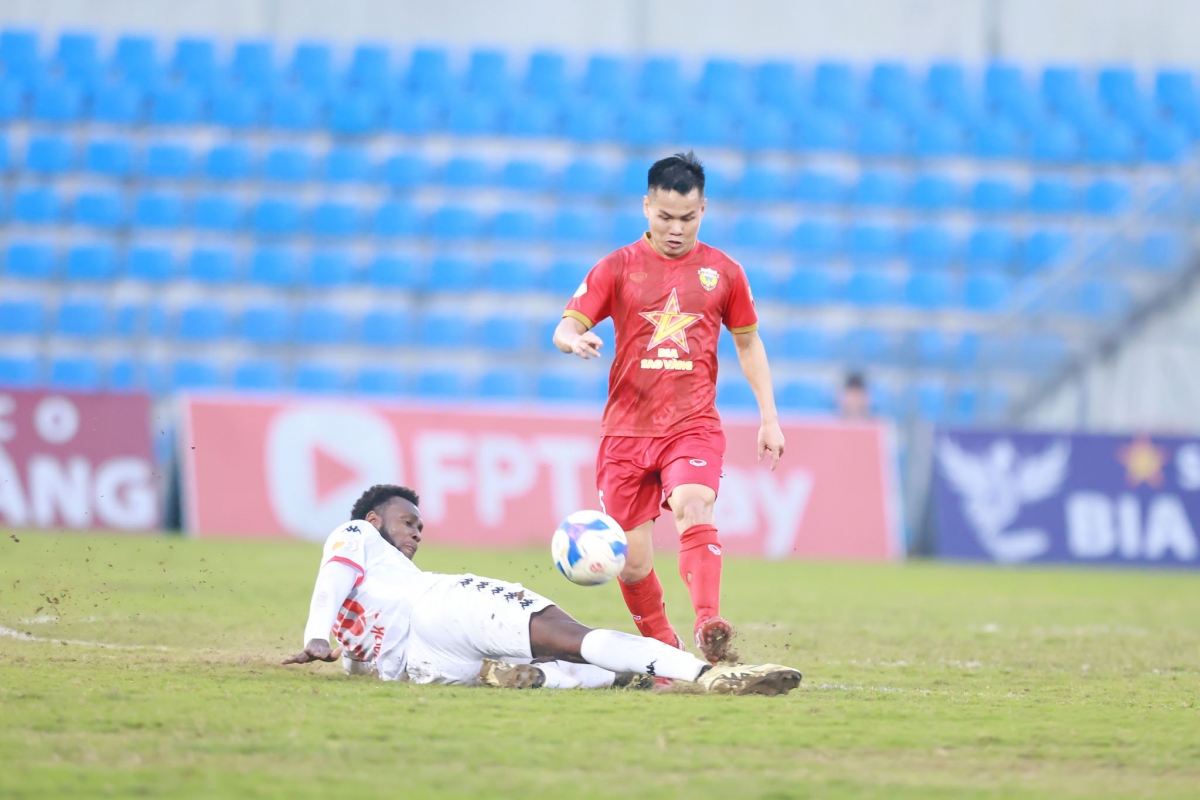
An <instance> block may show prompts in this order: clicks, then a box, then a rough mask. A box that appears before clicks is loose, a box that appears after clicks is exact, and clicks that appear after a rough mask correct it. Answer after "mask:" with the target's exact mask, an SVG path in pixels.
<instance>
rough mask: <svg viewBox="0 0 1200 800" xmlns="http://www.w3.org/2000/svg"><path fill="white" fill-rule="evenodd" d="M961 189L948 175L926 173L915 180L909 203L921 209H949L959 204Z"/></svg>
mask: <svg viewBox="0 0 1200 800" xmlns="http://www.w3.org/2000/svg"><path fill="white" fill-rule="evenodd" d="M958 195H959V190H958V184H957V183H955V181H954V179H953V178H951V177H949V176H946V175H935V174H926V175H921V176H919V177H918V178H917V179H916V181H914V182H913V185H912V188H911V189H910V190H909V193H908V204H909V205H910V206H912V207H913V208H915V209H917V210H919V211H948V210H950V209H952V208H954V207H956V206H957V205H958V199H959V197H958Z"/></svg>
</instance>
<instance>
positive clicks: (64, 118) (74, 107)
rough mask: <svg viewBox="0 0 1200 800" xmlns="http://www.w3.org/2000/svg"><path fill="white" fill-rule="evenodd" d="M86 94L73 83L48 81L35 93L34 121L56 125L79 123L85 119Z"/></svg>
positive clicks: (37, 87)
mask: <svg viewBox="0 0 1200 800" xmlns="http://www.w3.org/2000/svg"><path fill="white" fill-rule="evenodd" d="M83 108H84V93H83V90H82V89H81V88H80V87H79V86H76V85H75V84H73V83H68V82H66V81H60V80H48V81H45V82H43V83H40V84H38V85H37V86H36V87H35V88H34V91H33V115H32V116H33V119H34V120H35V121H38V122H49V123H53V124H56V125H63V124H69V123H75V122H79V121H81V120H82V118H83Z"/></svg>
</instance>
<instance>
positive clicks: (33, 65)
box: [0, 28, 42, 81]
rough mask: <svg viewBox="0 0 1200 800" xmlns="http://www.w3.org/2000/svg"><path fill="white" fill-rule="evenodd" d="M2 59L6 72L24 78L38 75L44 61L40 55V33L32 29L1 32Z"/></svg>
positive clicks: (0, 47)
mask: <svg viewBox="0 0 1200 800" xmlns="http://www.w3.org/2000/svg"><path fill="white" fill-rule="evenodd" d="M0 61H3V62H4V69H5V71H6V72H8V73H10V74H12V75H14V76H16V77H19V78H21V79H23V80H26V81H28V80H30V79H32V78H36V77H38V75H39V74H40V73H41V69H42V62H41V59H40V57H39V55H38V35H37V33H36V32H35V31H32V30H18V29H12V28H10V29H7V30H5V31H4V32H3V33H0Z"/></svg>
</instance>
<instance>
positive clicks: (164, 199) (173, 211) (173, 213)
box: [133, 190, 184, 229]
mask: <svg viewBox="0 0 1200 800" xmlns="http://www.w3.org/2000/svg"><path fill="white" fill-rule="evenodd" d="M183 210H184V207H183V195H182V194H180V193H179V192H174V191H167V190H152V191H145V192H142V193H141V194H139V195H138V197H137V200H136V201H135V202H134V209H133V221H134V224H136V225H139V226H141V227H143V228H159V229H169V228H177V227H179V226H180V225H181V224H182V223H183Z"/></svg>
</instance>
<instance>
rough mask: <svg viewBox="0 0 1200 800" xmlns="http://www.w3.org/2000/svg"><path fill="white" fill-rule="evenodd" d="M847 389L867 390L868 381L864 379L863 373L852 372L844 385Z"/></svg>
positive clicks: (847, 376)
mask: <svg viewBox="0 0 1200 800" xmlns="http://www.w3.org/2000/svg"><path fill="white" fill-rule="evenodd" d="M842 387H843V388H845V389H866V388H867V379H866V378H865V377H863V374H862V373H861V372H851V373H849V374H848V375H846V382H845V383H844V384H842Z"/></svg>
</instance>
